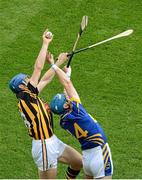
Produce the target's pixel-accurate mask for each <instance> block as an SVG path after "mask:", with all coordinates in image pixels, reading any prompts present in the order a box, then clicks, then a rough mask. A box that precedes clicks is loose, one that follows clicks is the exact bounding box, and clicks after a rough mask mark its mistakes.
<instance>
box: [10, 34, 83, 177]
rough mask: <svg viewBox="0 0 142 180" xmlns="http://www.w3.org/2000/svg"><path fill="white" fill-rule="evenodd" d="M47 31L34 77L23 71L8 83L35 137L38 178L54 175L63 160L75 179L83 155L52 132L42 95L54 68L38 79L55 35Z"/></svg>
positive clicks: (30, 133)
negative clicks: (48, 34) (48, 33)
mask: <svg viewBox="0 0 142 180" xmlns="http://www.w3.org/2000/svg"><path fill="white" fill-rule="evenodd" d="M47 32H48V31H45V32H44V33H43V36H42V39H43V44H42V48H41V50H40V52H39V55H38V57H37V59H36V61H35V65H34V71H33V73H32V75H31V77H28V76H27V75H26V74H22V73H20V74H18V75H16V76H14V77H13V78H12V79H11V80H10V82H9V87H10V89H11V90H12V92H13V93H14V94H15V95H16V97H17V99H18V107H19V111H20V114H21V116H22V117H23V120H24V123H25V125H26V127H27V128H28V134H29V136H31V137H32V157H33V159H34V161H35V164H36V165H37V167H38V172H39V178H40V179H55V178H56V175H57V162H62V163H64V164H67V165H68V166H69V167H68V168H67V171H66V174H67V177H68V178H71V179H74V178H75V177H76V176H77V175H78V174H79V172H80V169H81V167H82V156H81V155H80V153H79V152H77V151H76V150H75V149H73V148H72V147H70V146H68V145H66V144H64V143H63V142H62V141H60V140H59V139H58V138H57V137H56V135H55V134H54V132H53V118H52V113H51V111H50V109H49V108H48V104H47V103H46V106H45V104H44V102H43V100H42V99H41V98H40V97H39V93H40V92H41V91H42V90H43V88H44V87H45V86H46V85H48V84H49V83H50V82H51V80H52V78H53V76H54V75H55V72H54V70H53V69H52V68H50V69H49V70H48V71H47V72H46V73H45V75H44V76H43V77H42V78H41V80H40V81H39V78H40V75H41V71H42V69H43V67H44V63H45V60H46V56H47V59H50V53H48V54H47V49H48V46H49V44H50V42H51V41H52V37H47V36H46V34H47ZM64 57H65V55H64V54H62V55H60V56H59V57H58V61H57V62H56V65H57V66H60V65H61V64H62V63H64V62H65V60H66V58H64ZM46 107H47V109H46ZM70 157H72V158H70Z"/></svg>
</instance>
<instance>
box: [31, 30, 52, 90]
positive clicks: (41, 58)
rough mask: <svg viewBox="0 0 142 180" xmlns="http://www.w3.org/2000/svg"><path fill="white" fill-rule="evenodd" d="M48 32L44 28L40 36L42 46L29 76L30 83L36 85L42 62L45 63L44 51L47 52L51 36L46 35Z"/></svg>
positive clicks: (42, 65)
mask: <svg viewBox="0 0 142 180" xmlns="http://www.w3.org/2000/svg"><path fill="white" fill-rule="evenodd" d="M47 32H48V30H46V31H45V32H44V33H43V36H42V39H43V44H42V47H41V50H40V52H39V54H38V57H37V59H36V61H35V65H34V71H33V74H32V76H31V78H30V83H31V84H32V85H33V86H34V87H36V86H37V84H38V80H39V78H40V75H41V71H42V69H43V67H44V63H45V59H46V52H47V49H48V45H49V44H50V42H51V41H52V38H48V37H46V33H47Z"/></svg>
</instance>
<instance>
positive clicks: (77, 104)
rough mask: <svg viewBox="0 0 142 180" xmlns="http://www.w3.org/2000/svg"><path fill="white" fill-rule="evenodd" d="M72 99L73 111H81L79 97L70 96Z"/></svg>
mask: <svg viewBox="0 0 142 180" xmlns="http://www.w3.org/2000/svg"><path fill="white" fill-rule="evenodd" d="M70 101H71V103H72V109H73V111H75V112H77V113H79V109H80V106H81V102H80V100H79V99H77V98H70Z"/></svg>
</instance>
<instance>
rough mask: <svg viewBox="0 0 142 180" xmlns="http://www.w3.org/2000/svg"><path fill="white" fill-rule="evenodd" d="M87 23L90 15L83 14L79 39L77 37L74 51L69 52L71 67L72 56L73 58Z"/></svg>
mask: <svg viewBox="0 0 142 180" xmlns="http://www.w3.org/2000/svg"><path fill="white" fill-rule="evenodd" d="M87 24H88V16H83V17H82V21H81V24H80V30H79V32H78V34H77V39H76V41H75V43H74V46H73V49H72V52H71V53H70V54H69V60H68V63H67V67H69V65H70V63H71V60H72V58H73V55H74V51H75V49H76V46H77V43H78V40H79V38H80V37H81V34H82V33H83V31H84V30H85V28H86V26H87Z"/></svg>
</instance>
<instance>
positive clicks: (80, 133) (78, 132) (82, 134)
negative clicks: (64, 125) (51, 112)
mask: <svg viewBox="0 0 142 180" xmlns="http://www.w3.org/2000/svg"><path fill="white" fill-rule="evenodd" d="M74 129H75V135H76V137H77V139H79V138H81V137H87V134H88V131H84V130H83V129H81V127H80V126H79V125H78V124H77V123H74Z"/></svg>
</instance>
